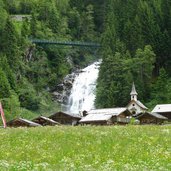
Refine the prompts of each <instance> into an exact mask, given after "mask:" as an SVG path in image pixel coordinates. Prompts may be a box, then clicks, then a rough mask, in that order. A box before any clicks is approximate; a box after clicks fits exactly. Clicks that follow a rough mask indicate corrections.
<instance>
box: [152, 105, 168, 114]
mask: <svg viewBox="0 0 171 171" xmlns="http://www.w3.org/2000/svg"><path fill="white" fill-rule="evenodd" d="M151 112H152V113H166V112H171V104H160V105H156V106H155V108H154V109H153V110H152V111H151Z"/></svg>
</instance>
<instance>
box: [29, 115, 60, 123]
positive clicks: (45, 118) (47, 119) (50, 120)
mask: <svg viewBox="0 0 171 171" xmlns="http://www.w3.org/2000/svg"><path fill="white" fill-rule="evenodd" d="M38 119H43V120H45V121H48V122H50V123H52V124H60V123H58V122H56V121H54V120H52V119H50V118H47V117H45V116H39V117H37V118H35V119H33V120H32V121H33V122H36V120H38Z"/></svg>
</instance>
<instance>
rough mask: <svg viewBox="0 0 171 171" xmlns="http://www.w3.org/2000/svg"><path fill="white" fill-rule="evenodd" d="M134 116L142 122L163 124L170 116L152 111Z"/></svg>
mask: <svg viewBox="0 0 171 171" xmlns="http://www.w3.org/2000/svg"><path fill="white" fill-rule="evenodd" d="M133 117H134V118H136V119H138V120H139V121H140V124H142V125H144V124H162V123H163V122H164V121H166V120H168V118H166V117H164V116H162V115H160V114H158V113H150V112H143V113H139V114H136V115H133Z"/></svg>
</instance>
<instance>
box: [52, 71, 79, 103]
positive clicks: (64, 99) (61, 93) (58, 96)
mask: <svg viewBox="0 0 171 171" xmlns="http://www.w3.org/2000/svg"><path fill="white" fill-rule="evenodd" d="M79 72H80V70H77V71H75V72H73V73H71V74H69V75H67V76H66V77H65V78H64V80H63V82H62V83H61V84H58V85H57V86H56V88H55V91H53V92H52V97H53V100H54V101H57V102H59V103H61V104H64V105H67V103H68V97H69V95H70V92H71V89H72V86H73V82H74V80H75V77H76V76H77V75H78V74H79Z"/></svg>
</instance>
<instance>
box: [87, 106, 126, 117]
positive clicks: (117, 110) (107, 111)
mask: <svg viewBox="0 0 171 171" xmlns="http://www.w3.org/2000/svg"><path fill="white" fill-rule="evenodd" d="M125 111H127V108H125V107H121V108H106V109H94V110H90V111H89V112H88V115H90V114H97V115H99V114H104V115H112V116H117V115H120V114H121V113H123V112H125Z"/></svg>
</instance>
